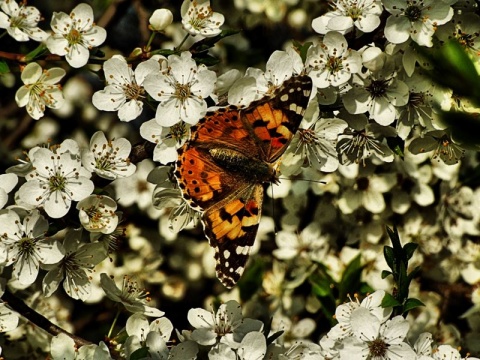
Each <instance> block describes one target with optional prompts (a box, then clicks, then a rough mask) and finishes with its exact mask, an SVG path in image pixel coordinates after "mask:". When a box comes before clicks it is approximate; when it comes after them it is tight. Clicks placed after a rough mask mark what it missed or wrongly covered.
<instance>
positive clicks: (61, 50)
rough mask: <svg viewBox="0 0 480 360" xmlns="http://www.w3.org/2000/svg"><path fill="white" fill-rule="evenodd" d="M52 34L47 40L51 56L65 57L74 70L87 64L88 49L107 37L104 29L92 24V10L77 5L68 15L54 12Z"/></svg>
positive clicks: (89, 7)
mask: <svg viewBox="0 0 480 360" xmlns="http://www.w3.org/2000/svg"><path fill="white" fill-rule="evenodd" d="M51 27H52V30H53V34H52V35H51V36H50V37H49V38H48V39H47V47H48V50H50V52H51V53H52V54H56V55H60V56H65V59H66V60H67V62H68V63H69V64H70V66H72V67H74V68H79V67H82V66H84V65H85V64H87V62H88V58H89V57H90V51H89V50H90V49H91V48H92V47H94V46H100V45H101V44H102V43H103V42H104V41H105V39H106V37H107V32H106V31H105V29H103V28H101V27H99V26H97V25H95V23H94V22H93V10H92V8H91V6H90V5H88V4H84V3H82V4H79V5H77V6H76V7H75V8H74V9H73V10H72V11H71V12H70V15H68V14H65V13H64V12H54V13H53V17H52V22H51Z"/></svg>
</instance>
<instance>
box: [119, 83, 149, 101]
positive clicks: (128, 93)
mask: <svg viewBox="0 0 480 360" xmlns="http://www.w3.org/2000/svg"><path fill="white" fill-rule="evenodd" d="M122 90H123V92H124V93H125V97H126V98H127V99H128V100H138V99H143V98H144V97H145V96H144V95H145V89H144V88H143V86H140V85H138V84H124V85H123V86H122Z"/></svg>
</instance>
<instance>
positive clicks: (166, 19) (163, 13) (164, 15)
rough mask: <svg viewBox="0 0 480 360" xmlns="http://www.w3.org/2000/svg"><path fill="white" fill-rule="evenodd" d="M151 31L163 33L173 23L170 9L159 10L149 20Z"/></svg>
mask: <svg viewBox="0 0 480 360" xmlns="http://www.w3.org/2000/svg"><path fill="white" fill-rule="evenodd" d="M148 22H149V23H150V26H149V28H150V30H153V31H163V30H165V28H166V27H167V26H168V25H170V24H171V23H172V22H173V14H172V12H171V11H170V10H168V9H157V10H155V11H154V12H153V14H152V16H150V18H149V19H148Z"/></svg>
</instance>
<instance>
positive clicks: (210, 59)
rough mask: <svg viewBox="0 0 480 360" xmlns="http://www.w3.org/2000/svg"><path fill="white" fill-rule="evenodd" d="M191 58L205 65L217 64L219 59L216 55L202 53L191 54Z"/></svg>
mask: <svg viewBox="0 0 480 360" xmlns="http://www.w3.org/2000/svg"><path fill="white" fill-rule="evenodd" d="M192 58H193V59H194V60H195V62H196V63H197V64H203V65H205V66H213V65H217V64H218V63H219V62H220V60H218V59H217V58H216V57H214V56H211V55H208V54H205V53H202V54H193V55H192Z"/></svg>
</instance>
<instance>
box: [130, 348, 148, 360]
mask: <svg viewBox="0 0 480 360" xmlns="http://www.w3.org/2000/svg"><path fill="white" fill-rule="evenodd" d="M145 358H148V347H141V348H140V349H137V350H135V351H134V352H133V353H132V355H130V357H129V359H130V360H140V359H145Z"/></svg>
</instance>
